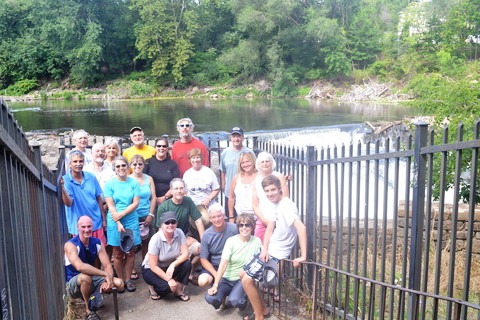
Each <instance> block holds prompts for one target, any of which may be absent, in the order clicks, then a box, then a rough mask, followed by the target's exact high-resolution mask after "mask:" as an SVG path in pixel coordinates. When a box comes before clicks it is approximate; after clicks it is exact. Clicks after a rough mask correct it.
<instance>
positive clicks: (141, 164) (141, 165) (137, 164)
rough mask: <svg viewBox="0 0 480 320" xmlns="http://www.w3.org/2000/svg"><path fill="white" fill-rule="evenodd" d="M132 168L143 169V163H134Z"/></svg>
mask: <svg viewBox="0 0 480 320" xmlns="http://www.w3.org/2000/svg"><path fill="white" fill-rule="evenodd" d="M132 167H143V163H140V162H139V163H132Z"/></svg>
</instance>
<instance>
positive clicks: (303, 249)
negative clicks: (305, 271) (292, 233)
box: [293, 219, 307, 268]
mask: <svg viewBox="0 0 480 320" xmlns="http://www.w3.org/2000/svg"><path fill="white" fill-rule="evenodd" d="M293 226H294V227H295V229H296V230H297V235H298V243H299V245H300V257H298V258H295V259H294V260H293V266H294V267H295V268H298V267H299V266H300V262H304V261H306V260H307V228H306V227H305V225H304V224H303V222H302V221H301V220H300V219H295V222H294V223H293Z"/></svg>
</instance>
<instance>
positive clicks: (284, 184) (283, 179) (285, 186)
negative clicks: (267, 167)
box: [278, 174, 290, 198]
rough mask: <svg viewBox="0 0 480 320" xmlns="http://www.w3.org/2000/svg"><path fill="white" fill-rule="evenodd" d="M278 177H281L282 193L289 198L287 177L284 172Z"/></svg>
mask: <svg viewBox="0 0 480 320" xmlns="http://www.w3.org/2000/svg"><path fill="white" fill-rule="evenodd" d="M278 178H279V179H280V184H281V186H282V195H283V196H284V197H287V198H288V197H289V196H290V195H289V190H288V184H287V177H286V176H285V175H283V174H282V175H280V176H279V177H278Z"/></svg>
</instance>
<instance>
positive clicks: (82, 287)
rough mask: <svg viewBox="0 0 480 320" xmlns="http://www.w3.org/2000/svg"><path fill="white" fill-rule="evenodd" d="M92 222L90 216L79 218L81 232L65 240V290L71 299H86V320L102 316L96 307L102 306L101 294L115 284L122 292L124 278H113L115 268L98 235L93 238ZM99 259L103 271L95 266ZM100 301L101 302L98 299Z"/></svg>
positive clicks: (108, 290) (78, 227)
mask: <svg viewBox="0 0 480 320" xmlns="http://www.w3.org/2000/svg"><path fill="white" fill-rule="evenodd" d="M92 228H93V222H92V219H90V218H89V217H88V216H81V217H80V218H79V219H78V223H77V229H78V235H76V236H75V237H73V238H72V239H70V240H68V241H67V242H66V243H65V246H64V251H65V278H66V282H67V287H66V291H67V294H68V295H69V296H70V297H72V298H82V299H83V300H84V301H85V311H86V319H89V320H96V319H100V317H99V316H98V315H97V314H96V312H95V311H96V309H97V308H98V307H99V306H101V300H102V295H101V294H102V293H111V291H112V288H113V287H116V288H117V289H118V290H119V291H120V292H121V291H123V290H124V289H123V288H124V285H123V281H122V280H121V279H119V278H114V277H113V268H112V265H111V263H110V260H109V259H108V256H107V252H106V251H105V247H104V246H103V244H102V243H101V242H100V240H99V239H98V238H94V237H92ZM97 258H98V259H99V260H100V263H101V265H102V267H103V269H104V270H101V269H98V268H96V267H95V261H96V260H97ZM99 300H100V301H99Z"/></svg>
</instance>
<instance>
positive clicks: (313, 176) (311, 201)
mask: <svg viewBox="0 0 480 320" xmlns="http://www.w3.org/2000/svg"><path fill="white" fill-rule="evenodd" d="M315 155H316V152H315V147H314V146H308V147H307V154H306V162H307V173H306V183H307V184H306V190H304V191H305V225H306V227H307V261H316V259H315V248H316V247H315V239H317V219H318V217H317V201H316V199H317V192H318V189H317V165H312V164H311V163H312V162H314V161H315V160H316V157H315ZM307 279H308V284H309V285H310V286H312V284H313V281H314V268H313V266H309V267H308V275H307ZM312 287H313V286H312ZM312 287H310V288H309V289H311V288H312Z"/></svg>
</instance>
